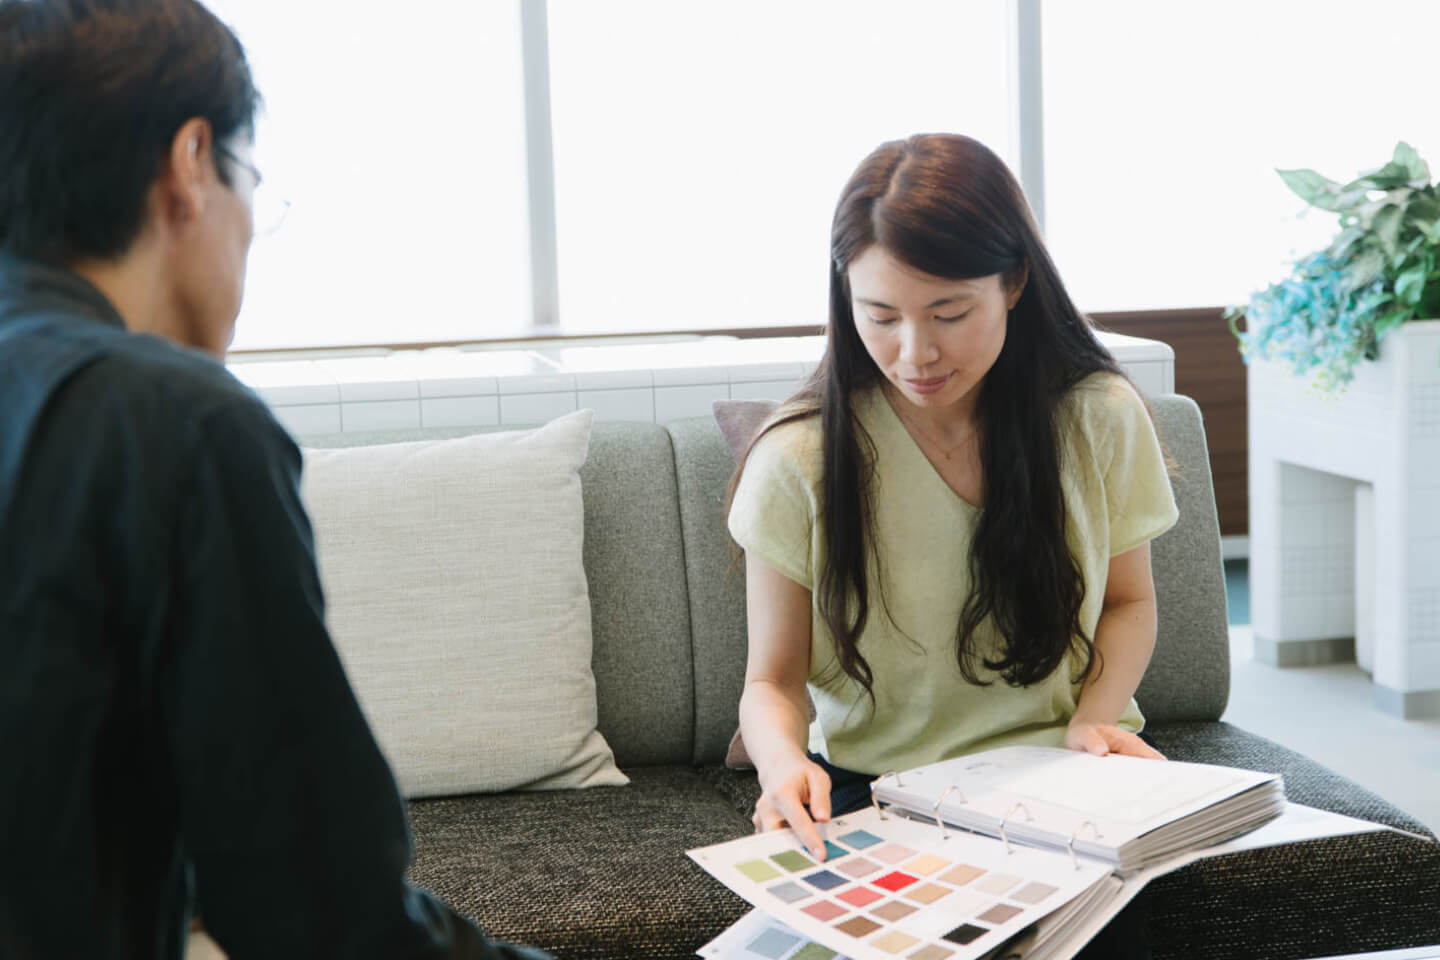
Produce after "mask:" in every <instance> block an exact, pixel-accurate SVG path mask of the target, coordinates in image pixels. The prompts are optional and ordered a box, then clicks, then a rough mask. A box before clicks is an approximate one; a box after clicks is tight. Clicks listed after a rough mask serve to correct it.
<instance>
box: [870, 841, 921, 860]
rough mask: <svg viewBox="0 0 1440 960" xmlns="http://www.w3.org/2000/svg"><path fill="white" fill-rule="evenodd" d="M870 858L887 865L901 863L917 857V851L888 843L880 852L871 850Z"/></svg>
mask: <svg viewBox="0 0 1440 960" xmlns="http://www.w3.org/2000/svg"><path fill="white" fill-rule="evenodd" d="M870 856H872V857H874V858H875V859H876V860H883V861H885V862H886V863H899V862H900V861H901V860H904V859H906V858H908V857H913V856H915V851H914V850H911V849H910V848H909V847H907V846H905V845H903V844H899V843H887V844H886V845H885V846H883V847H881V848H880V849H879V850H871V851H870Z"/></svg>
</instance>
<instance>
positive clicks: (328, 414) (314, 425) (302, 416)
mask: <svg viewBox="0 0 1440 960" xmlns="http://www.w3.org/2000/svg"><path fill="white" fill-rule="evenodd" d="M270 409H271V412H272V413H274V414H275V419H277V420H279V421H280V423H281V424H283V425H284V427H285V429H286V430H289V431H290V432H291V433H292V434H294V435H295V436H296V437H299V438H304V437H315V436H320V435H323V434H327V433H339V432H340V404H338V403H323V404H317V405H314V406H303V407H271V408H270Z"/></svg>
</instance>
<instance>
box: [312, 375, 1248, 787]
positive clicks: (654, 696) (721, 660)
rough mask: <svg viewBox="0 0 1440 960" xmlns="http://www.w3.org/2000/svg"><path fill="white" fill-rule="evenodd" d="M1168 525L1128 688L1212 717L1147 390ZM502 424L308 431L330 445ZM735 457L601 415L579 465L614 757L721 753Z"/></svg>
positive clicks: (1202, 484)
mask: <svg viewBox="0 0 1440 960" xmlns="http://www.w3.org/2000/svg"><path fill="white" fill-rule="evenodd" d="M1150 402H1151V406H1152V409H1153V411H1154V414H1155V419H1156V425H1157V428H1158V430H1159V433H1160V436H1161V439H1162V441H1163V442H1164V443H1165V445H1166V448H1167V453H1169V455H1170V456H1171V459H1172V461H1173V462H1174V466H1175V470H1174V474H1173V477H1172V483H1173V486H1174V489H1175V496H1176V500H1177V502H1178V503H1179V506H1180V522H1179V523H1178V524H1177V525H1176V526H1175V528H1174V529H1172V530H1171V531H1170V532H1168V533H1166V534H1165V535H1164V536H1162V537H1160V538H1159V539H1158V540H1156V542H1155V544H1154V547H1153V566H1154V571H1155V588H1156V592H1157V595H1158V597H1159V608H1160V630H1159V640H1158V642H1157V644H1156V650H1155V656H1154V659H1153V660H1152V661H1151V666H1150V669H1149V671H1148V672H1147V673H1146V676H1145V680H1144V682H1143V683H1142V684H1141V686H1140V690H1139V693H1138V694H1137V699H1138V700H1139V702H1140V706H1141V708H1142V709H1143V710H1144V712H1145V714H1146V716H1147V718H1149V719H1150V720H1151V721H1168V720H1192V719H1193V720H1215V719H1219V717H1220V714H1221V713H1222V712H1223V711H1224V709H1225V703H1226V699H1227V697H1228V692H1229V641H1228V633H1227V628H1226V615H1225V585H1224V575H1223V570H1222V567H1221V562H1220V532H1219V525H1218V522H1217V520H1216V514H1215V498H1214V492H1213V489H1212V487H1211V482H1210V466H1209V458H1208V453H1207V450H1206V446H1205V433H1204V427H1203V425H1202V424H1201V420H1200V411H1199V409H1198V408H1197V407H1196V406H1195V404H1194V402H1193V401H1191V400H1189V399H1188V398H1186V397H1179V396H1159V397H1151V398H1150ZM498 429H514V428H513V427H507V428H475V427H464V428H449V429H427V430H407V431H388V432H384V433H372V434H336V435H329V436H323V437H307V438H303V439H302V442H303V443H304V444H305V445H307V446H316V447H342V446H359V445H363V444H367V443H398V442H404V441H409V440H421V439H441V438H445V437H454V436H463V435H466V434H471V433H479V432H493V431H494V430H498ZM733 469H734V463H733V461H732V459H731V456H730V451H729V449H728V448H727V446H726V444H725V441H724V439H723V437H722V436H721V433H720V430H719V428H718V427H717V426H716V424H715V422H714V420H713V419H711V418H709V417H703V418H695V419H690V420H681V421H677V422H674V423H671V424H669V425H667V426H660V425H656V424H649V423H614V422H599V423H596V424H595V426H594V430H593V434H592V439H591V447H590V457H589V459H588V460H587V462H586V464H585V466H584V467H583V468H582V469H581V471H580V478H581V483H582V485H583V488H584V496H585V573H586V579H587V583H588V586H589V590H590V605H591V613H592V624H593V633H594V656H593V664H594V669H595V684H596V694H597V698H598V701H599V727H600V731H601V733H603V734H604V735H605V738H606V740H607V741H608V742H609V743H610V746H611V748H612V749H613V750H614V751H615V757H616V760H617V762H618V763H619V764H620V765H621V766H622V767H632V766H647V765H654V764H675V763H705V764H708V763H719V762H720V761H721V760H722V759H723V758H724V756H725V751H726V747H727V746H728V744H729V741H730V737H731V735H732V734H733V733H734V732H735V727H736V720H737V709H738V706H739V702H740V692H741V688H742V686H743V683H744V674H745V569H744V565H743V564H741V563H735V562H733V561H734V555H733V553H732V551H731V542H730V538H729V534H728V533H727V532H726V528H725V516H724V496H725V489H726V485H727V484H728V482H729V479H730V474H731V472H732V470H733Z"/></svg>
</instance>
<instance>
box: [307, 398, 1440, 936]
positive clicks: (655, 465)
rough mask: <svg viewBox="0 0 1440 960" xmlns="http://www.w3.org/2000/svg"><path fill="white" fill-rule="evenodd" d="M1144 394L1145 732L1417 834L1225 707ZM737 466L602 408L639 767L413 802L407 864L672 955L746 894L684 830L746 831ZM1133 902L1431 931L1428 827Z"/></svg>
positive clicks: (1378, 932)
mask: <svg viewBox="0 0 1440 960" xmlns="http://www.w3.org/2000/svg"><path fill="white" fill-rule="evenodd" d="M1152 400H1153V406H1154V410H1155V414H1156V418H1157V424H1158V427H1159V430H1160V433H1161V436H1162V438H1163V439H1164V441H1165V443H1166V445H1167V447H1168V450H1169V452H1170V454H1171V455H1172V457H1173V459H1174V460H1175V462H1176V467H1177V470H1176V471H1175V476H1174V486H1175V491H1176V496H1177V500H1178V501H1179V504H1180V516H1181V519H1180V523H1179V525H1178V526H1177V527H1176V528H1175V529H1174V530H1172V531H1171V532H1169V533H1167V534H1166V535H1165V536H1163V537H1161V538H1160V539H1159V540H1158V541H1157V542H1156V543H1155V545H1154V569H1155V579H1156V589H1157V591H1158V595H1159V605H1160V632H1159V643H1158V645H1157V649H1156V653H1155V658H1154V661H1153V664H1152V666H1151V667H1150V670H1149V672H1148V674H1147V675H1146V678H1145V681H1144V683H1143V684H1142V686H1141V688H1140V691H1139V693H1138V699H1139V701H1140V704H1141V707H1142V708H1143V710H1144V711H1145V714H1146V716H1147V717H1148V718H1149V728H1148V729H1149V733H1150V734H1151V735H1152V736H1153V737H1154V738H1155V740H1156V741H1157V742H1158V744H1159V745H1160V748H1161V749H1162V750H1163V751H1164V752H1165V753H1166V754H1168V755H1169V756H1170V757H1172V758H1175V759H1180V760H1194V761H1205V762H1215V763H1222V764H1230V765H1235V766H1242V767H1250V768H1254V769H1257V770H1268V771H1276V772H1280V773H1283V774H1284V775H1285V783H1286V790H1287V793H1288V794H1289V796H1290V797H1291V799H1294V800H1297V801H1300V802H1303V803H1308V804H1312V805H1314V806H1319V807H1324V808H1327V809H1330V810H1335V811H1338V812H1342V813H1347V814H1351V815H1353V816H1358V817H1362V818H1365V819H1370V820H1376V821H1379V822H1382V823H1387V824H1391V825H1394V826H1397V827H1401V828H1403V829H1405V830H1408V831H1413V832H1416V833H1425V832H1426V831H1425V828H1424V827H1423V826H1422V825H1420V824H1419V823H1417V822H1416V821H1414V820H1413V819H1412V818H1410V817H1408V816H1407V815H1406V814H1404V813H1403V812H1401V811H1400V810H1397V809H1395V808H1394V807H1392V806H1390V805H1388V804H1387V803H1385V802H1384V801H1383V800H1381V799H1380V798H1378V797H1376V796H1375V795H1374V794H1371V793H1369V792H1367V791H1366V790H1364V789H1363V788H1361V787H1360V786H1357V785H1356V784H1354V783H1351V782H1348V781H1346V780H1344V779H1342V778H1341V777H1338V776H1336V775H1335V774H1333V773H1331V772H1329V771H1327V770H1325V769H1323V768H1321V767H1320V766H1318V765H1317V764H1315V763H1313V762H1311V761H1309V760H1307V759H1306V758H1305V757H1303V756H1300V755H1298V754H1296V753H1294V752H1292V751H1289V750H1286V749H1284V748H1282V747H1280V746H1278V745H1276V744H1273V743H1270V742H1268V741H1266V740H1263V739H1261V738H1259V737H1256V736H1254V735H1252V734H1249V733H1246V732H1245V731H1243V730H1240V729H1237V728H1236V727H1233V726H1231V725H1229V724H1226V723H1224V722H1222V721H1221V720H1220V717H1221V715H1222V713H1223V712H1224V709H1225V704H1226V699H1227V694H1228V688H1229V645H1228V640H1227V632H1226V611H1225V593H1224V589H1225V588H1224V582H1223V576H1222V569H1221V563H1220V553H1219V531H1218V527H1217V524H1216V518H1215V505H1214V499H1213V494H1212V488H1211V482H1210V471H1209V465H1208V461H1207V457H1206V450H1205V438H1204V431H1203V427H1202V425H1201V421H1200V415H1199V411H1198V409H1197V408H1196V407H1195V405H1194V404H1193V403H1192V402H1191V401H1189V400H1188V399H1186V398H1183V397H1175V396H1170V397H1156V398H1152ZM467 432H473V431H468V430H429V431H409V432H404V433H389V434H369V435H360V436H356V435H341V436H333V437H328V438H306V440H305V442H306V443H307V444H308V445H311V446H351V445H357V444H360V443H375V442H387V441H388V442H396V441H401V440H411V439H419V438H433V437H443V436H456V435H460V434H463V433H467ZM731 469H732V462H731V457H730V453H729V451H728V449H727V447H726V445H725V442H724V440H723V439H722V437H721V434H720V431H719V429H718V428H717V427H716V425H715V424H714V422H713V421H711V420H709V419H696V420H686V421H681V422H677V423H672V424H670V425H668V426H657V425H654V424H641V423H633V424H632V423H597V424H596V425H595V428H594V434H593V439H592V444H591V452H590V458H589V461H588V462H587V464H586V466H585V467H584V469H583V470H582V471H581V477H582V481H583V485H584V495H585V567H586V573H587V577H588V581H589V589H590V596H591V606H592V612H593V626H594V670H595V679H596V684H597V689H598V701H599V725H600V730H601V732H603V733H604V735H605V737H606V738H607V740H608V741H609V743H610V744H611V746H612V747H613V748H614V751H615V756H616V760H617V762H618V763H619V765H620V767H621V768H622V769H623V770H624V771H625V772H626V773H628V774H629V776H630V777H631V778H632V783H631V784H630V785H629V786H626V787H619V788H599V789H592V790H582V791H566V792H559V793H508V794H499V795H474V796H460V797H453V798H444V799H431V800H422V801H416V802H413V803H412V804H411V818H412V826H413V830H414V835H415V845H416V856H415V861H414V866H413V869H412V876H413V879H414V880H415V881H416V882H418V883H420V884H422V885H424V886H426V887H429V888H430V889H432V890H434V891H435V892H437V893H439V894H440V895H441V896H443V897H444V898H445V899H446V900H447V901H449V902H450V903H451V904H453V905H454V906H455V907H456V908H458V909H459V910H460V911H462V912H463V913H465V914H467V915H468V916H470V917H472V918H474V919H475V920H476V921H477V922H478V923H479V924H480V925H481V926H482V927H483V928H485V929H486V930H487V931H488V932H489V933H491V934H492V935H494V936H499V937H504V938H506V939H511V940H520V941H525V942H528V943H532V944H536V945H538V946H542V947H545V948H548V949H549V950H551V951H553V952H554V953H555V955H556V956H558V957H562V958H591V957H594V958H600V957H656V958H660V957H676V958H680V957H690V956H693V954H694V951H695V949H696V948H697V947H698V946H700V945H701V944H703V943H704V942H706V941H707V940H708V939H710V938H711V937H713V936H714V935H715V934H717V933H718V932H719V931H720V930H722V929H723V928H724V927H726V926H727V925H728V924H730V923H731V922H733V921H734V920H736V919H737V918H738V917H739V916H740V915H741V914H742V913H743V912H744V911H745V909H746V906H745V904H744V903H743V902H742V901H740V900H739V899H738V898H736V897H735V896H733V895H732V894H730V893H729V892H728V891H726V890H725V889H724V888H722V887H721V886H720V885H719V884H718V883H716V882H714V881H712V880H711V879H710V878H709V877H708V876H706V875H705V874H703V873H702V872H701V871H700V870H699V869H698V868H696V867H695V866H693V864H692V863H691V862H690V861H689V860H688V859H687V858H686V857H685V856H684V853H683V851H684V850H686V849H687V848H690V847H694V846H699V845H703V844H709V843H715V842H717V841H721V840H726V839H730V838H733V837H736V836H739V835H742V834H745V833H747V832H749V831H750V829H751V825H750V820H749V814H750V810H751V808H752V806H753V804H754V801H755V798H756V796H757V795H758V793H759V788H758V787H757V785H756V782H755V777H754V774H753V773H747V772H740V771H732V770H728V769H725V768H724V767H723V766H722V760H723V758H724V756H725V751H726V747H727V745H728V742H729V740H730V736H731V734H732V733H733V732H734V730H735V725H736V707H737V704H738V702H739V698H740V691H741V685H742V679H743V674H744V665H745V606H744V587H745V584H744V570H743V565H739V564H735V563H733V562H732V559H733V558H732V555H731V550H730V541H729V538H728V535H727V534H726V532H725V526H724V516H723V509H722V498H723V495H724V490H725V486H726V482H727V480H728V479H729V476H730V473H731ZM1132 909H1135V908H1132ZM1139 909H1140V910H1142V911H1143V912H1144V915H1145V919H1144V923H1145V925H1146V928H1147V930H1148V933H1149V937H1150V941H1151V947H1152V949H1153V952H1154V956H1155V957H1156V958H1160V960H1164V958H1174V957H1207V958H1223V957H1246V958H1267V957H1273V958H1288V957H1311V956H1326V955H1334V954H1342V953H1348V952H1356V951H1360V950H1373V949H1380V948H1386V947H1399V946H1414V945H1418V944H1429V943H1437V942H1440V846H1437V845H1436V844H1434V843H1430V842H1426V841H1423V840H1421V839H1416V838H1411V837H1407V836H1404V835H1401V834H1398V833H1390V832H1387V833H1381V834H1370V835H1363V836H1358V837H1342V838H1337V839H1330V840H1323V841H1314V842H1310V843H1306V844H1300V845H1294V846H1290V847H1282V848H1275V849H1268V850H1260V851H1254V852H1249V853H1244V854H1236V855H1232V856H1228V857H1222V858H1214V859H1209V860H1204V861H1201V862H1200V863H1198V864H1195V865H1193V866H1191V867H1188V868H1186V869H1184V870H1181V871H1178V872H1176V873H1174V874H1171V875H1170V876H1167V877H1165V878H1163V879H1161V880H1160V881H1158V882H1156V883H1154V884H1152V885H1151V887H1150V888H1149V889H1148V890H1147V892H1146V893H1145V894H1144V895H1142V898H1141V901H1140V903H1139Z"/></svg>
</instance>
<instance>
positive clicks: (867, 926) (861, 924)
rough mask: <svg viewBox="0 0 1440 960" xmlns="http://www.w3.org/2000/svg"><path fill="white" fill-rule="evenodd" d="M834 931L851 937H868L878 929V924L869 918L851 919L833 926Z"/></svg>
mask: <svg viewBox="0 0 1440 960" xmlns="http://www.w3.org/2000/svg"><path fill="white" fill-rule="evenodd" d="M835 929H836V930H839V931H840V932H841V933H844V934H848V935H850V936H852V937H868V936H870V934H872V933H874V932H875V931H876V930H879V929H880V924H878V923H876V922H875V921H874V920H871V919H870V918H869V917H851V918H850V919H849V920H843V921H841V922H840V923H837V924H835Z"/></svg>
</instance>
